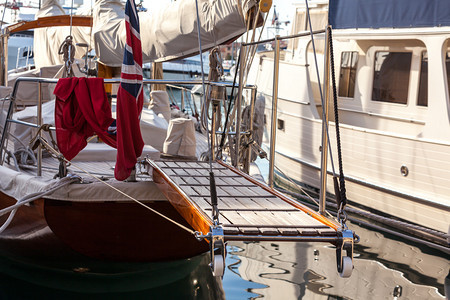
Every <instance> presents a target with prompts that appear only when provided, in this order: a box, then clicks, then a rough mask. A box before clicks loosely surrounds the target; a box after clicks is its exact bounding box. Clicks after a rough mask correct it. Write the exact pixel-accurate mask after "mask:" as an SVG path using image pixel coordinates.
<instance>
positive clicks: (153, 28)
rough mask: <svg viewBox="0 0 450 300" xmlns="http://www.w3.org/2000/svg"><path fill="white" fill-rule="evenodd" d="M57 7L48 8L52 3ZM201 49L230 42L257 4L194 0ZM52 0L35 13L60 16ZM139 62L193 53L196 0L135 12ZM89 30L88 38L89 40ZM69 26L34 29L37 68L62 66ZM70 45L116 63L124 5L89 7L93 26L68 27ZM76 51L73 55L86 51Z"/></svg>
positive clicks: (100, 1) (105, 1)
mask: <svg viewBox="0 0 450 300" xmlns="http://www.w3.org/2000/svg"><path fill="white" fill-rule="evenodd" d="M52 5H53V6H55V7H56V8H53V9H52V8H51V6H52ZM198 5H199V10H200V20H201V24H200V25H201V38H202V48H203V51H206V50H209V49H211V48H213V47H214V46H217V45H219V44H222V43H224V42H227V41H230V40H232V39H234V38H237V37H238V36H240V35H241V34H242V33H243V32H245V30H246V25H245V18H244V15H246V14H247V11H248V10H249V9H250V8H251V7H253V6H254V5H256V2H255V0H220V1H217V0H215V1H213V0H199V1H198ZM58 7H60V5H59V4H58V3H57V0H46V2H45V3H44V5H43V8H42V9H41V10H40V12H39V13H38V14H37V15H36V17H38V16H51V15H59V14H61V10H60V9H58ZM139 18H140V27H141V28H140V29H141V41H142V51H143V59H144V62H153V61H167V60H171V59H176V58H179V57H185V56H191V55H194V54H197V53H198V39H197V21H196V8H195V1H191V0H180V1H176V2H171V3H170V5H167V6H166V7H165V8H164V9H163V10H162V11H157V12H156V11H151V9H150V10H149V12H145V13H144V12H142V13H139ZM91 30H92V35H91V36H92V37H93V40H94V41H93V42H92V43H89V41H90V33H91ZM68 35H69V27H52V28H45V29H39V30H37V31H36V33H35V46H34V49H35V53H37V57H36V58H35V63H36V66H37V67H41V66H48V65H53V64H61V63H62V57H61V55H58V54H57V53H58V49H59V46H60V45H61V43H62V42H63V41H64V39H65V38H66V36H68ZM72 36H73V39H74V43H87V44H90V45H95V46H92V48H95V52H96V55H97V56H98V57H99V60H100V62H102V63H103V64H105V65H108V66H114V67H117V66H121V65H122V61H123V52H124V45H125V22H124V5H123V4H122V3H121V2H120V1H119V0H97V1H96V2H95V4H94V7H93V28H92V29H91V28H88V27H73V28H72ZM77 48H78V49H77V50H76V53H75V58H81V57H82V56H83V55H84V54H85V48H79V47H77Z"/></svg>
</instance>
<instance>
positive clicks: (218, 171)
mask: <svg viewBox="0 0 450 300" xmlns="http://www.w3.org/2000/svg"><path fill="white" fill-rule="evenodd" d="M158 166H160V167H161V168H163V172H165V173H166V174H168V175H169V176H172V179H173V181H174V182H175V183H176V184H177V185H178V186H179V188H181V189H182V190H183V191H184V192H185V193H186V195H187V196H188V197H189V198H190V199H191V201H193V202H194V203H196V204H197V206H198V207H199V208H200V209H202V210H203V212H204V213H205V214H206V215H208V216H211V211H212V206H211V195H210V182H209V170H210V169H209V163H208V162H193V161H179V162H174V161H171V162H170V161H169V162H158ZM213 172H214V174H215V179H216V180H215V181H216V191H217V196H218V199H217V200H218V207H219V213H220V216H219V221H220V222H221V224H223V225H224V232H225V233H226V234H230V235H231V234H232V235H240V234H243V235H246V234H248V235H256V234H258V235H260V234H262V235H274V236H279V235H285V236H293V235H294V236H295V235H303V236H324V237H326V236H334V235H336V231H335V230H334V229H332V228H330V227H328V226H327V225H324V224H323V223H322V222H320V221H318V220H316V219H315V218H313V217H312V216H310V215H309V214H307V213H305V212H304V211H303V210H300V209H299V208H298V207H296V206H295V205H293V204H291V203H289V202H288V201H287V200H284V198H283V197H282V196H281V195H277V194H276V193H271V192H270V191H268V190H266V189H264V188H263V187H261V186H258V185H257V184H256V183H254V182H252V181H250V180H249V179H247V178H245V176H241V175H239V174H238V173H236V172H233V171H232V170H230V169H228V168H226V167H224V166H222V165H220V164H218V163H213ZM171 174H173V175H171Z"/></svg>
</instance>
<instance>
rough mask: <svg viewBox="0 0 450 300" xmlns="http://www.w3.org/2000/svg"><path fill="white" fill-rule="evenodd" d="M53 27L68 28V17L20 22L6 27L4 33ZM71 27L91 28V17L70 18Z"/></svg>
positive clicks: (52, 17)
mask: <svg viewBox="0 0 450 300" xmlns="http://www.w3.org/2000/svg"><path fill="white" fill-rule="evenodd" d="M54 26H70V16H69V15H64V16H50V17H42V18H39V19H37V20H34V21H28V22H20V23H17V24H14V25H11V26H8V27H7V28H6V30H5V32H6V33H9V34H11V33H15V32H20V31H25V30H30V29H36V28H44V27H54ZM72 26H83V27H92V17H87V16H86V17H85V16H72Z"/></svg>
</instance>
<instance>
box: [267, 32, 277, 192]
mask: <svg viewBox="0 0 450 300" xmlns="http://www.w3.org/2000/svg"><path fill="white" fill-rule="evenodd" d="M279 71H280V36H279V35H277V36H275V49H274V57H273V90H272V121H271V124H270V129H271V130H270V159H269V186H270V187H271V188H273V177H274V168H275V141H276V138H277V136H276V135H277V124H276V123H277V110H278V76H279Z"/></svg>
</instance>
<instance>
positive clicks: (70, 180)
mask: <svg viewBox="0 0 450 300" xmlns="http://www.w3.org/2000/svg"><path fill="white" fill-rule="evenodd" d="M77 180H79V179H78V178H76V177H65V178H63V179H61V180H60V181H58V184H57V185H55V186H53V187H52V188H50V189H48V190H46V191H43V192H39V193H32V194H29V195H26V196H25V197H23V198H22V199H19V200H17V202H16V204H14V205H11V206H9V207H7V208H4V209H2V210H0V216H3V215H5V214H7V213H9V212H11V214H10V215H9V216H8V219H7V220H6V222H5V223H3V225H2V226H1V227H0V233H2V232H3V231H4V230H5V229H6V228H7V227H8V225H9V224H10V223H11V221H12V220H13V218H14V215H15V214H16V212H17V209H18V208H19V207H21V206H23V205H25V204H27V203H30V202H33V201H35V200H37V199H39V198H42V197H44V196H45V195H48V194H51V193H53V192H54V191H56V190H58V189H60V188H62V187H65V186H66V185H69V184H71V183H73V182H75V181H77Z"/></svg>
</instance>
